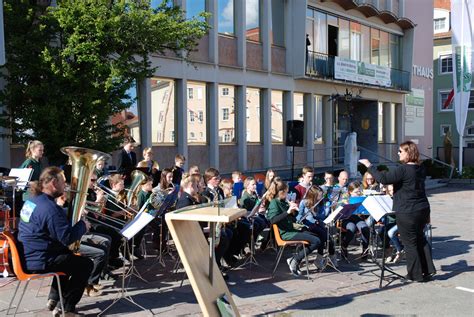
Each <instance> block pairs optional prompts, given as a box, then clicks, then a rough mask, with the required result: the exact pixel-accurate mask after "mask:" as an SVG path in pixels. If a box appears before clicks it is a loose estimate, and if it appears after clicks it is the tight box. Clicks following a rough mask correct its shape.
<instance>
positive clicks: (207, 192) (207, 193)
mask: <svg viewBox="0 0 474 317" xmlns="http://www.w3.org/2000/svg"><path fill="white" fill-rule="evenodd" d="M216 191H217V193H218V196H219V200H223V199H224V191H223V190H222V188H220V187H216V188H215V189H214V191H213V190H212V189H210V188H209V187H206V189H205V190H204V191H203V192H202V193H201V195H202V196H204V197H207V198H208V199H209V201H210V202H213V201H214V193H215V192H216Z"/></svg>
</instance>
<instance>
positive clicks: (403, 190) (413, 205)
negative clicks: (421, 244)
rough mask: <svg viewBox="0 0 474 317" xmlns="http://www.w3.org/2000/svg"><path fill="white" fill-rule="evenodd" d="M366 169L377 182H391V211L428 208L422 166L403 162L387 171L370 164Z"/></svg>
mask: <svg viewBox="0 0 474 317" xmlns="http://www.w3.org/2000/svg"><path fill="white" fill-rule="evenodd" d="M368 171H369V173H370V174H372V175H373V176H374V178H375V179H376V180H377V182H379V183H382V184H385V185H388V184H393V191H394V194H393V211H396V212H399V213H410V212H413V211H418V210H422V209H429V208H430V203H429V202H428V198H426V193H425V179H426V171H425V168H424V167H423V166H421V165H415V164H403V165H400V166H397V167H394V168H391V169H390V170H389V171H388V172H386V171H384V172H379V171H377V168H376V167H375V166H373V165H372V166H370V167H369V169H368Z"/></svg>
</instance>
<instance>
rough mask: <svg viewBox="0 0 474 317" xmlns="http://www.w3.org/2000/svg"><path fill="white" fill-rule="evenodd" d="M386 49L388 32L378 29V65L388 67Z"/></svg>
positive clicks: (387, 47)
mask: <svg viewBox="0 0 474 317" xmlns="http://www.w3.org/2000/svg"><path fill="white" fill-rule="evenodd" d="M388 50H389V42H388V33H387V32H383V31H380V62H379V65H381V66H386V67H388V64H389V59H388Z"/></svg>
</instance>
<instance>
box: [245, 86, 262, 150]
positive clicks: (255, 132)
mask: <svg viewBox="0 0 474 317" xmlns="http://www.w3.org/2000/svg"><path fill="white" fill-rule="evenodd" d="M247 108H248V113H249V115H248V116H247V129H248V131H247V142H254V143H257V142H258V143H259V142H260V89H258V88H247Z"/></svg>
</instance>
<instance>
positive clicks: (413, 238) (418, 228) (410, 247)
mask: <svg viewBox="0 0 474 317" xmlns="http://www.w3.org/2000/svg"><path fill="white" fill-rule="evenodd" d="M429 217H430V210H429V209H423V210H417V211H412V212H407V213H403V212H400V213H397V225H398V230H399V232H400V237H401V239H402V241H403V245H404V246H405V252H406V260H407V272H408V275H407V278H409V279H411V280H413V281H423V275H428V274H432V273H435V272H436V269H435V267H434V264H433V259H432V257H431V247H430V245H429V244H428V241H426V238H425V234H424V232H423V229H424V228H425V225H426V224H427V223H428V220H429Z"/></svg>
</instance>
